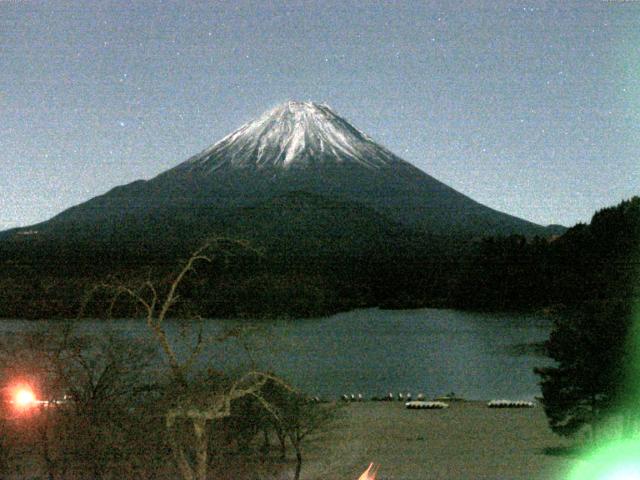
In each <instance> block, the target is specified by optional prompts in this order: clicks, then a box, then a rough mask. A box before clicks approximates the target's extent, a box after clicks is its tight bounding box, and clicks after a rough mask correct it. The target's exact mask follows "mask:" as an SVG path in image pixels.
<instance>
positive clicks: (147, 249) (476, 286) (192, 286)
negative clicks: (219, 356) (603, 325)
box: [0, 197, 640, 318]
mask: <svg viewBox="0 0 640 480" xmlns="http://www.w3.org/2000/svg"><path fill="white" fill-rule="evenodd" d="M201 241H202V239H201V238H199V237H198V236H197V235H195V234H194V235H193V238H191V239H186V240H185V239H175V238H172V241H170V242H169V241H165V242H162V241H161V240H160V239H159V238H155V239H145V240H144V241H142V240H136V241H131V242H128V243H127V242H123V243H118V244H113V243H108V242H91V241H89V240H86V241H83V242H74V243H71V242H65V241H64V239H59V240H56V241H47V240H46V239H15V240H12V241H8V240H5V241H3V242H0V291H1V292H2V295H0V316H1V317H4V318H51V317H73V316H75V315H76V314H77V312H78V310H79V308H80V304H81V302H82V298H83V296H84V295H85V293H86V291H87V289H89V288H91V287H92V285H95V284H97V283H100V282H105V281H108V280H109V279H117V280H118V281H120V282H122V281H126V280H131V279H134V280H140V279H144V278H152V279H153V280H154V281H156V282H160V284H162V279H163V278H169V277H170V275H171V273H173V270H174V269H175V265H176V264H177V263H178V261H179V260H180V259H184V258H187V257H188V256H189V253H190V252H191V251H193V249H194V247H196V246H197V244H198V242H201ZM323 242H324V243H322V244H319V245H318V247H317V248H315V249H314V250H313V251H312V252H313V253H309V250H307V249H305V250H304V251H302V250H300V249H298V250H296V249H295V248H292V249H291V250H289V251H287V250H286V249H282V248H280V249H274V248H262V249H261V246H260V245H256V251H242V252H220V254H219V256H218V257H217V259H216V261H214V262H213V263H211V264H208V265H206V266H202V267H200V268H199V269H198V272H197V275H194V277H193V278H192V279H190V280H189V282H186V283H185V285H184V291H183V293H182V297H183V300H184V301H183V305H184V308H186V309H188V310H189V311H196V312H198V313H199V314H200V315H203V316H210V317H213V316H220V317H231V316H233V317H238V316H251V317H270V316H283V315H285V316H286V315H288V316H291V317H299V316H315V315H323V314H330V313H334V312H337V311H343V310H348V309H352V308H359V307H371V306H380V307H384V308H416V307H447V308H461V309H483V310H520V309H540V308H547V307H554V306H568V307H571V306H573V305H578V304H580V303H581V302H584V301H586V300H594V299H615V298H629V297H630V295H632V294H633V293H634V290H633V289H634V288H635V286H636V285H637V278H638V277H637V273H638V251H639V245H638V244H639V243H640V197H633V198H632V199H630V200H625V201H623V202H621V203H620V204H618V205H616V206H613V207H609V208H605V209H602V210H600V211H598V212H596V213H595V214H594V216H593V218H592V220H591V222H590V223H589V224H578V225H575V226H574V227H572V228H570V229H568V230H567V231H566V232H565V233H564V234H563V235H561V236H558V237H554V238H539V237H535V238H525V237H524V236H518V235H513V236H509V237H491V238H483V239H473V240H469V239H460V238H456V239H450V238H449V239H447V238H443V237H428V236H422V237H421V236H416V237H415V238H413V239H411V241H407V242H405V243H404V244H393V245H380V244H378V245H376V246H375V247H373V248H370V249H368V250H358V251H356V250H350V251H344V250H343V249H341V248H334V247H335V246H332V245H331V244H330V243H328V242H330V239H325V240H323ZM102 307H104V305H102ZM122 308H123V310H120V311H116V312H114V314H118V315H123V316H126V315H131V314H134V313H135V312H131V311H127V310H126V309H125V307H122ZM99 311H100V308H96V311H95V312H94V313H95V314H98V312H99ZM88 313H92V312H88Z"/></svg>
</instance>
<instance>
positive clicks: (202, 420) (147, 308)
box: [94, 239, 289, 480]
mask: <svg viewBox="0 0 640 480" xmlns="http://www.w3.org/2000/svg"><path fill="white" fill-rule="evenodd" d="M233 248H240V249H245V250H246V249H249V246H248V244H247V243H246V242H243V241H237V240H229V239H215V240H212V241H208V242H206V243H205V244H204V245H202V246H201V247H200V248H198V249H197V250H196V251H195V252H193V254H192V255H191V256H190V257H189V259H188V260H187V261H186V262H185V263H184V264H183V266H182V268H181V269H180V270H179V272H178V273H177V274H176V275H175V276H174V277H173V278H172V279H171V281H170V283H169V285H168V288H167V289H166V292H161V289H160V288H158V287H157V286H156V285H155V284H154V283H153V282H152V281H151V280H150V279H147V280H146V281H143V282H141V283H140V284H138V285H135V286H128V285H125V284H113V283H105V284H101V285H99V286H98V287H97V289H106V290H108V291H110V292H112V298H111V302H110V307H109V308H110V310H111V309H112V308H113V306H114V305H115V303H116V301H117V300H118V299H119V298H120V297H122V296H125V297H128V298H129V299H131V300H133V302H134V303H135V304H137V305H138V306H139V307H141V309H142V311H143V312H144V317H145V321H146V324H147V327H148V328H149V330H150V331H151V332H152V334H153V336H154V338H155V340H156V341H157V342H158V344H159V346H160V348H161V350H162V352H163V354H164V358H165V360H166V361H167V363H168V365H169V369H170V372H171V375H170V377H171V381H172V383H173V385H174V388H172V389H170V392H171V398H169V399H168V400H169V401H168V402H167V405H166V410H165V411H164V412H162V414H163V416H164V422H165V429H166V434H167V439H168V442H169V444H170V445H171V450H172V452H173V455H174V459H175V462H176V466H177V468H178V471H179V474H180V476H181V478H182V479H183V480H206V478H207V470H208V460H207V459H208V452H209V438H210V435H208V434H207V428H208V425H209V424H210V422H212V421H215V420H219V419H222V418H226V417H229V416H230V415H231V403H232V402H233V401H235V400H238V399H240V398H243V397H247V396H252V397H254V398H256V399H258V400H259V401H260V403H261V404H262V405H263V406H264V407H265V408H267V409H269V411H270V412H271V413H272V414H273V415H277V412H276V411H275V410H274V409H273V408H271V407H270V405H269V404H268V402H266V401H265V400H264V399H263V397H262V395H261V389H262V387H263V386H264V385H265V383H266V382H267V381H268V380H272V381H274V382H277V383H279V384H281V385H283V386H285V384H284V383H283V382H282V381H281V380H279V379H278V378H277V377H275V376H273V375H270V374H267V373H263V372H259V371H251V372H249V373H246V374H245V375H243V376H241V377H240V378H238V379H236V380H235V381H232V382H229V383H228V384H227V385H222V386H221V385H218V386H217V387H218V388H215V386H213V387H214V388H206V389H203V388H201V387H202V379H200V380H199V381H196V382H193V381H191V380H192V379H190V376H193V374H194V372H193V370H194V364H195V363H196V362H197V360H198V358H199V357H200V355H201V353H202V352H203V349H204V348H205V346H206V345H207V344H208V343H209V341H208V340H206V339H205V336H204V334H203V329H202V319H201V318H199V317H195V320H197V321H198V330H197V334H196V336H195V340H194V343H193V344H192V345H190V347H189V351H188V353H187V354H186V357H185V358H180V356H179V355H178V354H177V352H176V350H175V349H174V347H173V346H172V343H171V341H170V339H169V336H168V334H167V330H166V325H165V321H166V320H167V317H168V314H169V312H170V311H171V309H172V308H173V307H175V306H176V304H177V303H178V302H179V301H180V298H181V297H180V295H179V294H178V289H179V287H180V286H181V284H182V283H183V281H184V279H185V278H186V276H187V275H188V274H189V273H190V272H193V271H194V270H195V266H196V265H197V264H199V263H211V262H213V260H214V258H215V257H214V255H213V254H212V253H209V252H212V251H214V250H215V249H217V250H218V251H219V252H222V254H223V255H224V254H228V253H229V252H230V251H231V250H232V249H233ZM94 291H95V290H94ZM223 339H224V336H223ZM198 382H200V385H198ZM285 388H289V387H286V386H285ZM184 423H186V424H188V425H189V426H190V430H191V435H189V436H186V437H185V435H184V429H181V426H182V424H184Z"/></svg>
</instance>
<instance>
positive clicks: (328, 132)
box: [184, 101, 398, 172]
mask: <svg viewBox="0 0 640 480" xmlns="http://www.w3.org/2000/svg"><path fill="white" fill-rule="evenodd" d="M397 160H398V159H397V157H395V156H394V155H393V154H392V153H391V152H389V151H388V150H386V149H385V148H383V147H381V146H379V145H377V144H376V143H375V142H373V141H372V140H371V139H370V138H369V137H368V136H367V135H365V134H364V133H362V132H361V131H360V130H358V129H357V128H355V127H353V126H352V125H351V124H349V122H347V121H346V120H344V119H343V118H341V117H340V116H338V115H336V114H335V113H334V112H333V110H331V108H329V106H328V105H325V104H317V103H313V102H295V101H289V102H286V103H283V104H281V105H279V106H277V107H275V108H273V109H272V110H269V111H268V112H265V113H264V114H262V115H261V116H260V117H259V118H258V119H257V120H254V121H252V122H249V123H247V124H245V125H243V126H242V127H240V128H239V129H238V130H236V131H235V132H233V133H231V134H229V135H227V136H226V137H224V138H223V139H222V140H220V141H219V142H217V143H215V144H214V145H212V146H211V147H209V148H207V149H206V150H204V151H203V152H201V153H199V154H198V155H196V156H194V157H192V158H191V159H189V160H188V161H187V162H185V164H184V166H185V167H187V168H197V169H198V170H205V171H209V172H214V171H216V170H218V169H220V168H224V167H251V166H255V167H258V168H264V167H278V168H283V169H289V168H291V167H294V166H295V167H302V166H305V165H309V164H311V163H314V164H317V163H326V162H331V163H334V164H336V163H337V164H340V163H352V162H353V163H357V164H360V165H361V166H364V167H367V168H370V169H376V168H380V167H382V166H385V165H389V164H390V163H391V162H394V161H397Z"/></svg>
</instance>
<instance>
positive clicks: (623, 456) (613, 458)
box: [568, 439, 640, 480]
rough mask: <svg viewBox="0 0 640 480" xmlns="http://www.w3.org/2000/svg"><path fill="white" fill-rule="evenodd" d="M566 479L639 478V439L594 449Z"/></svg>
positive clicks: (637, 479) (631, 479)
mask: <svg viewBox="0 0 640 480" xmlns="http://www.w3.org/2000/svg"><path fill="white" fill-rule="evenodd" d="M568 480H640V440H637V439H636V440H631V441H618V442H612V443H610V444H608V445H606V446H604V447H602V448H598V449H596V450H595V451H593V452H591V453H589V454H588V455H587V456H586V457H585V458H584V459H583V460H582V461H580V463H579V464H578V465H577V466H576V467H575V468H574V469H573V471H572V472H571V474H570V475H569V477H568Z"/></svg>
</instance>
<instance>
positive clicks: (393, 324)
mask: <svg viewBox="0 0 640 480" xmlns="http://www.w3.org/2000/svg"><path fill="white" fill-rule="evenodd" d="M38 324H40V325H41V326H42V322H27V321H21V320H5V321H3V322H0V333H2V334H12V333H17V332H20V331H25V330H29V329H32V328H37V325H38ZM107 324H111V325H113V326H114V327H115V328H116V329H118V330H121V331H123V332H126V334H127V335H142V336H148V331H147V328H146V325H145V324H144V322H143V321H141V320H130V319H127V320H114V321H111V322H102V321H96V320H86V321H82V322H81V324H80V326H79V328H80V329H81V330H83V331H90V332H98V331H99V330H100V329H103V328H105V326H106V325H107ZM238 325H250V326H251V327H255V328H256V329H255V331H253V330H252V331H251V332H250V333H249V334H248V335H246V336H244V337H243V340H242V341H239V340H237V339H232V340H230V341H227V342H225V343H223V344H220V343H216V344H214V345H213V346H212V347H210V348H209V349H208V351H207V352H205V357H203V358H205V359H203V363H209V362H211V364H212V365H217V366H221V365H223V366H225V367H226V368H228V369H241V368H246V367H248V366H249V365H251V364H255V365H257V366H258V367H259V368H263V369H269V370H271V371H274V372H276V373H278V374H279V375H282V376H284V377H285V378H286V379H288V380H289V381H290V382H292V383H293V384H294V385H296V386H297V387H299V388H300V389H302V390H304V391H306V392H308V393H310V394H312V395H319V396H321V397H324V398H336V397H338V396H340V395H342V394H343V393H347V394H350V393H356V394H357V393H362V394H363V396H365V398H368V397H371V396H373V395H376V396H382V395H385V394H386V393H387V392H394V393H397V392H400V391H401V392H411V393H412V394H413V395H414V397H415V396H416V394H417V393H420V392H421V393H424V394H425V395H427V396H429V397H430V396H437V395H442V394H446V393H449V392H455V393H456V394H457V395H459V396H463V397H465V398H468V399H483V400H484V399H491V398H512V399H532V398H533V397H534V396H537V395H539V394H540V389H539V387H538V385H537V382H538V378H537V376H536V375H535V374H534V373H533V368H534V367H535V366H542V365H545V364H548V363H549V361H548V360H547V359H545V358H542V357H539V356H536V355H535V354H532V353H526V349H525V353H522V352H520V353H518V351H520V350H522V349H520V348H518V347H519V346H521V345H523V344H529V343H531V342H541V341H544V340H546V338H547V337H548V334H549V331H550V329H551V322H550V320H549V319H546V318H544V317H541V316H536V315H517V314H489V313H472V312H461V311H456V310H441V309H420V310H379V309H362V310H354V311H351V312H345V313H340V314H337V315H332V316H329V317H321V318H313V319H296V320H288V321H284V320H281V321H264V320H261V321H251V320H242V321H240V320H215V319H209V320H206V322H205V333H206V334H208V335H216V334H219V333H220V332H221V331H223V330H224V329H226V328H229V327H234V326H238ZM167 330H168V331H169V332H170V334H171V336H172V339H173V341H174V343H175V345H176V346H178V348H180V345H183V344H184V343H188V341H190V340H191V339H192V338H193V337H192V336H191V335H190V334H189V333H181V328H180V326H179V323H178V322H168V324H167ZM242 344H245V345H247V347H248V348H247V349H246V350H247V351H249V352H251V357H252V358H251V359H249V358H248V356H247V355H246V351H245V349H244V348H243V347H242Z"/></svg>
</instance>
